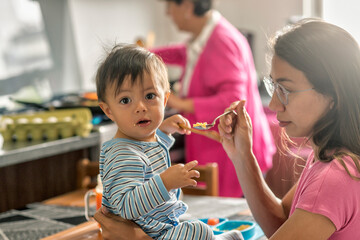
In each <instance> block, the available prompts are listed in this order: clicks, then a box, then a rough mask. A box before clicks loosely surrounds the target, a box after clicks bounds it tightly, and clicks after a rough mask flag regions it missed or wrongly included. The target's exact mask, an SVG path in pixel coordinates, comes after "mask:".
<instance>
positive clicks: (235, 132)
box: [218, 100, 252, 161]
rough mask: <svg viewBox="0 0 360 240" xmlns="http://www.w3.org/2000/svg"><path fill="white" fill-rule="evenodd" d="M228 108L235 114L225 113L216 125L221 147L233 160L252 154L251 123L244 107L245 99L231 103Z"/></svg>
mask: <svg viewBox="0 0 360 240" xmlns="http://www.w3.org/2000/svg"><path fill="white" fill-rule="evenodd" d="M228 110H235V111H236V112H237V116H236V115H235V114H227V115H225V116H223V117H221V118H220V123H219V125H218V129H219V133H220V136H221V141H222V145H223V148H224V150H225V152H226V153H227V155H228V156H229V158H230V159H231V160H232V161H234V160H235V159H237V158H241V156H249V154H252V124H251V119H250V116H249V114H248V113H247V112H246V109H245V100H242V101H237V102H234V103H232V104H231V106H230V107H229V108H227V109H226V111H228Z"/></svg>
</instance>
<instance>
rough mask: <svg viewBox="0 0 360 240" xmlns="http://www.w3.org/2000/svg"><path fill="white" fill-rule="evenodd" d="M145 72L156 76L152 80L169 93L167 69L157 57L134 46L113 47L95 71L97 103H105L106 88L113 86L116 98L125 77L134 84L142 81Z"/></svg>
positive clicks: (120, 45)
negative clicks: (129, 78)
mask: <svg viewBox="0 0 360 240" xmlns="http://www.w3.org/2000/svg"><path fill="white" fill-rule="evenodd" d="M145 72H146V73H148V74H150V75H152V76H156V77H157V79H154V80H156V81H159V83H160V85H161V86H162V87H163V89H164V91H169V89H170V87H169V81H168V76H167V69H166V66H165V64H164V62H163V61H162V60H161V59H160V58H159V57H158V56H156V55H155V54H154V53H151V52H150V51H148V50H146V49H145V48H142V47H139V46H137V45H135V44H118V45H115V46H114V47H113V48H112V49H111V51H110V52H109V53H108V55H107V57H106V59H105V60H104V61H103V62H102V63H101V64H100V66H99V68H98V70H97V74H96V78H95V79H96V89H97V95H98V101H99V102H106V89H107V87H109V86H115V91H114V94H115V96H116V95H117V94H118V92H119V90H120V87H121V85H122V84H123V82H124V80H125V78H126V77H128V76H130V77H131V81H132V84H134V83H135V82H136V81H142V80H143V75H144V73H145ZM114 84H115V85H114Z"/></svg>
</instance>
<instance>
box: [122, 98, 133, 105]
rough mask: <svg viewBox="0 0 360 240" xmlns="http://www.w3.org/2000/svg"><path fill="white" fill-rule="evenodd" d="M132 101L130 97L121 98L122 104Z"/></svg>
mask: <svg viewBox="0 0 360 240" xmlns="http://www.w3.org/2000/svg"><path fill="white" fill-rule="evenodd" d="M130 102H131V99H130V98H122V99H121V100H120V103H121V104H129V103H130Z"/></svg>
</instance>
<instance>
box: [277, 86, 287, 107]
mask: <svg viewBox="0 0 360 240" xmlns="http://www.w3.org/2000/svg"><path fill="white" fill-rule="evenodd" d="M276 93H277V95H278V97H279V99H280V101H281V102H282V103H283V104H285V105H286V104H287V95H288V92H287V91H286V89H285V88H284V87H283V86H281V85H280V84H278V85H277V88H276Z"/></svg>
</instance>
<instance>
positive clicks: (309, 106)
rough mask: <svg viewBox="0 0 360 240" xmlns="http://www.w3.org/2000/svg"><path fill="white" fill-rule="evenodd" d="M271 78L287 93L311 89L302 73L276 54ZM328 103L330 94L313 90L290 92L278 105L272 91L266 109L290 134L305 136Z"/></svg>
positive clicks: (309, 132)
mask: <svg viewBox="0 0 360 240" xmlns="http://www.w3.org/2000/svg"><path fill="white" fill-rule="evenodd" d="M271 77H272V79H273V81H274V82H275V83H278V84H280V85H282V86H283V87H284V88H285V89H286V90H288V91H289V92H292V91H300V90H305V89H311V88H313V86H312V85H311V83H310V82H309V81H308V79H307V78H306V77H305V75H304V74H303V72H301V71H299V70H298V69H296V68H294V67H293V66H291V65H290V64H289V63H287V62H286V61H284V60H283V59H281V58H279V57H278V56H276V55H274V57H273V59H272V62H271ZM331 104H332V99H331V98H330V97H327V96H324V95H322V94H320V93H318V92H317V91H316V90H315V89H313V90H309V91H303V92H293V93H290V94H289V95H288V104H287V105H284V104H282V103H281V101H280V100H279V98H278V96H277V94H276V93H274V94H273V96H272V98H271V101H270V104H269V108H270V109H271V110H273V111H275V112H276V117H277V120H278V121H279V126H280V127H283V128H285V131H286V133H287V134H288V135H289V136H290V137H307V136H309V135H310V134H311V133H312V129H313V127H314V125H315V123H316V122H317V121H318V120H319V119H320V118H321V117H323V116H324V115H325V114H326V113H327V111H328V110H329V109H330V106H331Z"/></svg>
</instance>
